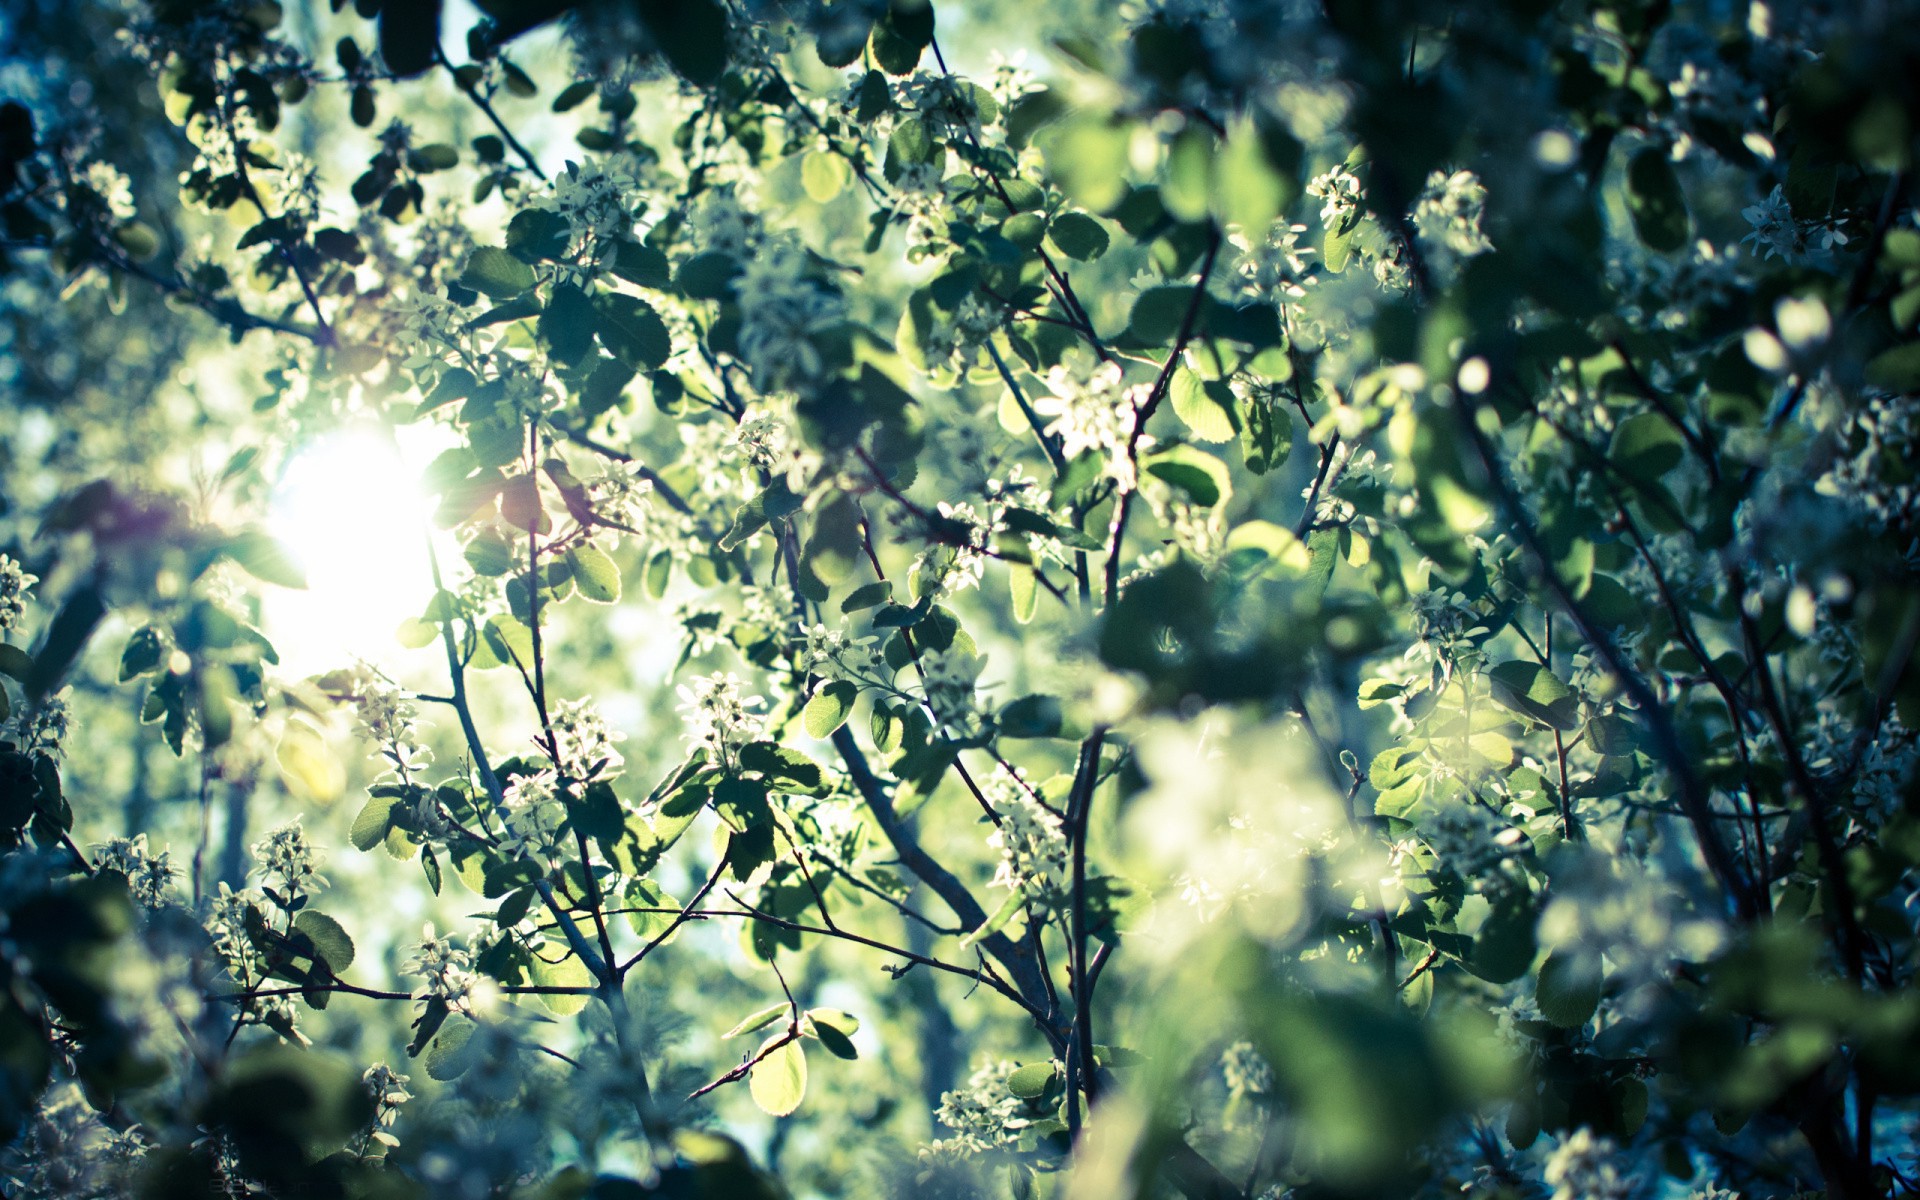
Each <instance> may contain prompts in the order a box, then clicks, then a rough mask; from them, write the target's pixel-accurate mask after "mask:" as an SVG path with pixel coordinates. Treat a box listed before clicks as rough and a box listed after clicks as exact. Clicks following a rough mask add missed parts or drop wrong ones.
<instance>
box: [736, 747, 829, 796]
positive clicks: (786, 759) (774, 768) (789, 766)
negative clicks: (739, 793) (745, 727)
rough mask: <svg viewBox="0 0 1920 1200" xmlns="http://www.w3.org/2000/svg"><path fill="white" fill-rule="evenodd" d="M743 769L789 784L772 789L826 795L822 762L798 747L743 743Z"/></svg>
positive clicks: (741, 757)
mask: <svg viewBox="0 0 1920 1200" xmlns="http://www.w3.org/2000/svg"><path fill="white" fill-rule="evenodd" d="M740 769H741V770H742V771H757V772H759V773H760V774H762V775H764V776H766V777H767V779H768V780H769V781H770V782H778V783H781V784H784V785H790V786H780V787H776V788H774V789H773V790H775V791H780V792H789V793H800V794H807V795H816V796H823V795H825V794H826V790H827V784H826V773H825V772H823V771H822V770H821V769H820V764H819V763H817V762H814V761H813V760H812V759H810V758H808V757H807V756H806V755H804V754H802V753H800V752H799V751H798V750H793V749H789V748H788V747H786V746H782V745H780V744H778V743H777V742H749V743H747V744H746V745H745V746H742V747H741V748H740Z"/></svg>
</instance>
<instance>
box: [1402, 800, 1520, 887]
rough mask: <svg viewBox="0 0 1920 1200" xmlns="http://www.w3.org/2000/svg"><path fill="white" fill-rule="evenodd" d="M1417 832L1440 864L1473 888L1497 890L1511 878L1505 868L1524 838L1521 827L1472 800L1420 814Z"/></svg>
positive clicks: (1506, 884) (1441, 806)
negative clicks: (1511, 823) (1504, 819)
mask: <svg viewBox="0 0 1920 1200" xmlns="http://www.w3.org/2000/svg"><path fill="white" fill-rule="evenodd" d="M1419 832H1420V840H1421V841H1423V842H1425V843H1426V844H1427V848H1428V849H1430V850H1432V851H1433V855H1434V857H1435V858H1436V859H1438V860H1439V865H1440V866H1441V867H1442V868H1443V869H1446V870H1450V871H1453V872H1454V873H1455V874H1457V875H1459V876H1460V878H1461V879H1463V880H1465V881H1466V884H1467V886H1468V887H1469V888H1471V889H1472V890H1474V891H1476V892H1488V891H1500V890H1503V889H1505V888H1506V887H1507V886H1508V885H1509V884H1510V883H1512V882H1513V880H1512V879H1511V878H1510V877H1509V876H1508V875H1507V874H1506V870H1505V868H1506V865H1507V862H1508V860H1509V859H1510V858H1511V857H1512V855H1513V853H1514V852H1515V851H1516V850H1517V849H1519V847H1520V845H1521V843H1522V842H1524V841H1525V840H1526V834H1525V833H1524V832H1523V831H1521V830H1520V829H1518V828H1516V827H1515V826H1513V825H1509V824H1508V823H1507V822H1505V821H1503V820H1501V819H1500V818H1499V817H1498V816H1496V815H1495V814H1494V813H1493V812H1492V810H1490V809H1488V808H1487V807H1486V806H1485V805H1483V804H1478V803H1475V802H1472V801H1460V802H1456V803H1453V804H1443V805H1440V806H1438V807H1436V808H1435V809H1433V810H1432V811H1431V812H1428V813H1425V814H1423V815H1422V816H1421V818H1420V822H1419Z"/></svg>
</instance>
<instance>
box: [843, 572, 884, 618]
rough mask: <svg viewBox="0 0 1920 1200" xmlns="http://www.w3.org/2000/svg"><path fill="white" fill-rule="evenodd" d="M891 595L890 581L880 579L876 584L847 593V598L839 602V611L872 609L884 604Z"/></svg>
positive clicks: (863, 586) (849, 611)
mask: <svg viewBox="0 0 1920 1200" xmlns="http://www.w3.org/2000/svg"><path fill="white" fill-rule="evenodd" d="M892 595H893V581H892V580H889V579H882V580H880V581H879V582H878V583H868V584H863V585H861V586H860V587H857V588H855V589H853V591H852V592H850V593H848V595H847V598H846V599H845V600H842V601H841V602H840V611H841V612H843V613H855V612H859V611H860V610H861V609H864V608H872V607H873V606H874V605H876V604H885V603H886V602H887V600H888V598H889V597H891V596H892Z"/></svg>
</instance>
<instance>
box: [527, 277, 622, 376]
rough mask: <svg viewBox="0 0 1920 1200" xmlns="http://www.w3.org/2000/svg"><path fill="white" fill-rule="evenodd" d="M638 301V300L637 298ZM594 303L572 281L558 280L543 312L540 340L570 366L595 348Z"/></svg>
mask: <svg viewBox="0 0 1920 1200" xmlns="http://www.w3.org/2000/svg"><path fill="white" fill-rule="evenodd" d="M636 303H637V302H636ZM593 327H594V304H593V301H591V300H589V299H587V294H586V293H585V292H583V291H581V290H580V289H579V288H577V287H575V286H574V285H573V284H571V283H561V284H555V285H554V288H553V296H552V298H551V299H549V300H548V301H547V307H546V308H545V309H543V310H542V311H541V313H540V340H541V341H543V342H545V343H546V344H547V349H548V350H549V351H551V352H552V354H553V357H554V358H555V359H557V360H558V361H560V362H563V363H566V364H567V365H569V366H572V365H573V364H575V363H577V362H579V361H580V360H581V359H583V358H585V357H586V356H587V352H588V351H590V350H592V349H593Z"/></svg>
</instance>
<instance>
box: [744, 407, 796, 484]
mask: <svg viewBox="0 0 1920 1200" xmlns="http://www.w3.org/2000/svg"><path fill="white" fill-rule="evenodd" d="M731 441H732V442H733V444H734V446H736V447H737V448H738V450H739V453H740V455H741V457H743V458H744V459H746V462H747V465H748V466H749V467H752V468H753V469H755V470H757V471H774V470H783V469H785V467H786V464H787V459H788V457H789V456H790V455H791V454H792V453H793V436H792V433H791V431H789V430H788V428H787V424H786V422H784V421H782V420H780V418H778V417H776V416H774V415H772V414H771V413H768V412H765V411H762V410H754V409H749V410H748V411H747V413H746V414H745V415H744V416H743V417H742V418H741V420H740V424H738V425H736V426H735V427H734V430H733V435H732V438H731Z"/></svg>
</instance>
